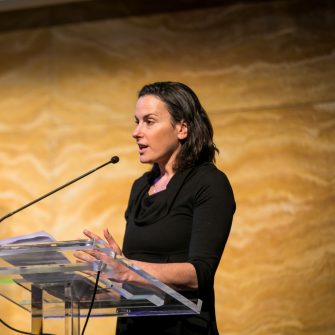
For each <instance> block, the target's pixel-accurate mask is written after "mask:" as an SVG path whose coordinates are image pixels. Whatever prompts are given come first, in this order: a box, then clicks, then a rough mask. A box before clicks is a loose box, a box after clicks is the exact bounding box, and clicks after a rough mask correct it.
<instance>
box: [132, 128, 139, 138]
mask: <svg viewBox="0 0 335 335" xmlns="http://www.w3.org/2000/svg"><path fill="white" fill-rule="evenodd" d="M140 134H141V127H140V124H137V125H136V127H135V129H134V130H133V133H132V136H133V138H135V139H136V138H139V137H140Z"/></svg>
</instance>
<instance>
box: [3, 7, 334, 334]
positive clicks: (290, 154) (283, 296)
mask: <svg viewBox="0 0 335 335" xmlns="http://www.w3.org/2000/svg"><path fill="white" fill-rule="evenodd" d="M320 3H321V5H317V1H316V2H315V5H308V6H307V5H306V2H305V1H293V2H292V1H281V2H273V3H271V2H259V3H257V2H253V3H250V2H248V1H245V4H241V3H239V4H235V5H233V4H231V5H229V6H225V7H218V8H212V9H202V10H194V11H187V12H177V13H173V14H172V13H170V14H169V13H165V14H155V15H148V16H141V17H136V16H132V17H125V18H114V19H109V20H101V21H96V22H89V23H88V22H86V23H77V24H68V25H62V26H54V27H48V28H36V29H29V30H28V29H27V30H18V31H8V32H4V31H3V32H0V46H1V47H0V159H1V162H0V216H2V215H5V214H6V213H7V212H10V211H12V210H14V209H16V208H17V207H20V206H22V205H23V204H25V203H27V202H29V201H31V200H32V199H34V198H36V197H38V196H40V195H42V194H45V193H46V192H48V191H50V190H51V189H53V188H55V187H57V186H59V185H62V184H63V183H65V182H67V181H68V180H70V179H72V178H74V177H77V176H79V175H80V174H82V173H84V172H86V171H87V170H89V169H91V168H93V167H95V166H97V165H99V164H102V163H104V162H105V161H107V160H109V159H110V157H111V156H113V155H118V156H119V157H120V162H119V163H118V164H117V165H115V166H109V167H105V168H104V170H100V171H99V172H97V173H95V174H94V175H91V176H89V177H87V178H86V179H85V180H82V181H80V182H78V183H77V184H75V185H73V186H72V187H70V188H67V189H65V190H63V191H61V192H59V193H57V194H55V195H53V196H52V197H50V198H48V199H47V200H45V201H43V202H41V203H39V204H37V205H35V206H34V207H31V208H30V209H27V210H25V211H23V212H21V213H19V214H17V215H16V216H13V217H12V218H10V219H8V220H6V221H4V222H3V223H2V224H1V234H0V236H1V238H7V237H11V236H14V235H19V234H25V233H32V232H35V231H38V230H47V231H48V232H50V233H51V234H53V235H54V236H55V237H56V238H57V239H59V240H61V239H72V238H76V237H79V236H81V231H82V229H83V228H89V229H93V230H94V231H96V232H99V231H100V230H101V229H102V228H103V227H105V226H108V227H109V229H110V231H112V232H113V234H114V236H115V238H116V239H117V240H118V241H119V242H120V244H121V243H122V236H123V232H124V220H123V212H124V209H125V206H126V203H127V198H128V193H129V189H130V186H131V183H132V181H133V180H134V178H136V177H137V176H139V175H140V174H141V173H142V172H143V171H145V170H146V169H147V167H146V166H142V165H140V163H138V157H137V156H138V155H137V148H136V146H135V145H134V143H133V142H134V141H133V140H132V138H131V130H132V127H133V107H134V103H135V100H136V92H137V91H138V89H139V88H140V87H141V86H142V85H143V84H146V83H148V82H152V81H157V80H174V81H181V82H184V83H186V84H188V85H190V86H191V87H192V88H193V89H194V90H195V91H196V92H197V94H198V95H199V97H200V100H201V101H202V103H203V105H204V106H205V108H206V109H207V111H208V113H209V114H210V116H211V119H212V122H213V125H214V128H215V140H216V143H217V145H218V147H219V148H220V150H221V154H220V156H219V158H218V161H217V163H218V166H219V167H220V168H221V169H222V170H223V171H225V172H226V173H227V175H228V176H229V178H230V180H231V183H232V185H233V188H234V191H235V195H236V201H237V212H236V215H235V218H234V223H233V228H232V232H231V236H230V239H229V242H228V244H227V247H226V250H225V253H224V256H223V259H222V262H221V264H220V268H219V270H218V272H217V277H216V292H217V319H218V325H219V329H220V333H221V334H227V335H237V334H238V335H256V334H257V335H263V334H264V335H267V334H271V335H272V334H273V335H275V334H283V335H284V334H285V335H291V334H292V335H293V334H309V335H333V334H335V226H334V224H335V223H334V216H335V207H334V199H335V189H334V177H335V173H334V163H335V158H334V153H335V149H334V144H335V122H334V121H335V84H334V78H335V49H334V48H335V43H334V42H335V10H334V6H332V4H331V2H329V1H328V2H327V1H321V2H319V4H320ZM0 318H2V319H4V320H5V321H7V322H9V323H10V324H11V325H15V326H17V327H18V328H20V329H24V330H29V327H30V321H29V315H28V314H27V313H26V312H24V311H21V310H19V309H15V308H13V307H12V305H11V304H9V303H7V302H6V301H5V300H4V299H3V298H1V300H0ZM47 327H49V328H47V329H46V330H47V331H52V332H57V331H59V333H58V332H57V334H62V329H60V328H61V327H60V326H59V325H58V326H57V323H52V322H51V323H50V324H49V326H47ZM114 327H115V319H103V320H102V319H99V320H91V321H90V323H89V325H88V329H87V332H86V334H113V332H114ZM109 329H110V331H108V330H109ZM0 333H1V334H12V332H10V331H8V330H6V329H5V328H4V327H3V326H2V325H1V324H0Z"/></svg>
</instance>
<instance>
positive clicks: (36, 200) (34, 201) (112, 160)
mask: <svg viewBox="0 0 335 335" xmlns="http://www.w3.org/2000/svg"><path fill="white" fill-rule="evenodd" d="M119 160H120V159H119V157H118V156H113V157H112V158H111V159H110V160H109V161H108V162H106V163H104V164H102V165H100V166H98V167H96V168H95V169H92V170H90V171H88V172H86V173H84V174H83V175H81V176H79V177H77V178H75V179H73V180H71V181H69V182H68V183H66V184H64V185H62V186H59V187H57V188H56V189H55V190H53V191H51V192H49V193H47V194H45V195H43V196H41V197H39V198H37V199H35V200H33V201H31V202H29V203H28V204H26V205H24V206H22V207H20V208H18V209H16V210H15V211H13V212H11V213H8V214H6V215H5V216H3V217H2V218H0V222H2V221H3V220H5V219H7V218H9V217H10V216H12V215H14V214H16V213H17V212H20V211H22V210H23V209H25V208H27V207H29V206H31V205H33V204H35V203H36V202H39V201H40V200H42V199H44V198H46V197H48V196H49V195H51V194H54V193H56V192H58V191H60V190H61V189H63V188H64V187H67V186H69V185H71V184H73V183H74V182H76V181H78V180H79V179H82V178H84V177H86V176H88V175H89V174H91V173H93V172H95V171H97V170H99V169H101V168H102V167H104V166H106V165H108V164H111V163H112V164H116V163H117V162H118V161H119Z"/></svg>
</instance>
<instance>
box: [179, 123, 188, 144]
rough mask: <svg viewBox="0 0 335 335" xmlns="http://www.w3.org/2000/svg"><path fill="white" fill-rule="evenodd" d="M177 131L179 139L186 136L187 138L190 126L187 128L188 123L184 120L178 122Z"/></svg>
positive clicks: (183, 138)
mask: <svg viewBox="0 0 335 335" xmlns="http://www.w3.org/2000/svg"><path fill="white" fill-rule="evenodd" d="M177 131H178V139H179V140H185V138H187V135H188V128H187V123H186V122H185V121H184V120H182V121H181V122H179V123H178V125H177Z"/></svg>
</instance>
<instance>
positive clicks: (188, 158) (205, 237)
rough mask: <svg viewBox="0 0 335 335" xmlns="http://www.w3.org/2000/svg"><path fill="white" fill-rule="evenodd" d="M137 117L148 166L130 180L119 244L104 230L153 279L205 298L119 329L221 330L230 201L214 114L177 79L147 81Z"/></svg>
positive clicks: (122, 272)
mask: <svg viewBox="0 0 335 335" xmlns="http://www.w3.org/2000/svg"><path fill="white" fill-rule="evenodd" d="M135 122H136V127H135V129H134V132H133V134H132V136H133V138H134V139H135V141H136V143H137V145H138V153H139V158H140V161H141V163H148V164H152V168H151V171H149V172H147V173H145V174H144V175H143V176H142V177H140V178H139V179H137V180H136V181H135V182H134V184H133V187H132V190H131V193H130V198H129V203H128V208H127V210H126V214H125V217H126V221H127V226H126V231H125V236H124V243H123V249H122V251H121V249H120V248H119V246H118V245H117V243H116V242H115V241H114V239H113V238H112V236H111V235H110V233H109V232H108V230H107V229H105V231H104V236H105V238H106V240H107V241H108V243H109V245H110V247H111V248H112V249H113V250H114V251H116V252H117V253H119V254H122V253H123V255H124V256H125V257H127V258H128V259H129V260H130V261H131V262H132V263H133V264H135V265H138V266H139V267H141V268H142V269H143V270H145V271H146V272H148V273H149V274H151V275H153V276H154V277H156V278H157V279H158V280H160V281H162V282H164V283H166V284H167V285H170V286H173V287H176V288H178V289H197V291H198V297H199V298H200V299H201V300H202V301H203V305H202V312H201V314H200V315H192V316H154V317H137V318H132V317H126V318H119V319H118V323H117V334H118V335H123V334H127V335H129V334H142V333H143V334H155V335H161V334H180V335H187V334H192V335H193V334H211V335H212V334H218V330H217V326H216V320H215V301H214V275H215V272H216V269H217V267H218V265H219V262H220V258H221V255H222V253H223V249H224V247H225V244H226V241H227V238H228V235H229V232H230V228H231V223H232V218H233V214H234V212H235V201H234V196H233V191H232V189H231V186H230V183H229V181H228V179H227V177H226V175H225V174H224V173H223V172H221V171H220V170H218V169H217V168H216V167H215V165H214V162H215V154H216V152H218V150H217V148H216V146H215V144H214V143H213V128H212V125H211V122H210V120H209V118H208V116H207V114H206V112H205V110H204V109H203V107H202V106H201V104H200V102H199V100H198V98H197V96H196V95H195V93H194V92H193V91H192V90H191V89H190V88H189V87H187V86H186V85H184V84H181V83H177V82H158V83H153V84H149V85H146V86H144V87H143V88H142V89H141V90H140V92H139V95H138V101H137V104H136V109H135ZM84 233H85V235H86V236H88V237H89V238H97V235H95V234H93V233H92V232H89V231H87V230H85V231H84ZM103 257H104V256H103ZM83 259H84V258H83ZM85 260H92V259H89V258H86V259H85ZM102 260H103V261H105V262H106V263H107V264H108V265H109V266H110V267H114V271H113V273H115V275H114V277H113V279H114V280H116V281H119V282H127V281H131V282H136V281H138V282H140V281H141V279H140V278H138V277H137V275H136V274H134V273H133V272H131V271H129V270H127V269H126V268H125V267H123V268H122V269H121V268H120V267H118V265H117V264H115V263H116V262H115V261H113V260H111V259H108V257H107V256H106V257H105V258H102Z"/></svg>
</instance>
